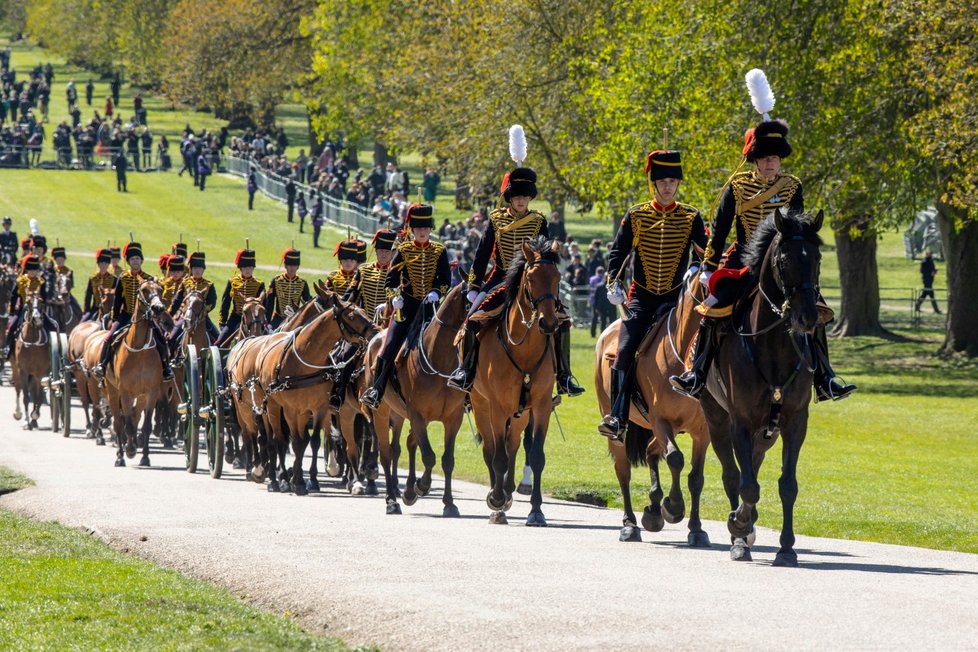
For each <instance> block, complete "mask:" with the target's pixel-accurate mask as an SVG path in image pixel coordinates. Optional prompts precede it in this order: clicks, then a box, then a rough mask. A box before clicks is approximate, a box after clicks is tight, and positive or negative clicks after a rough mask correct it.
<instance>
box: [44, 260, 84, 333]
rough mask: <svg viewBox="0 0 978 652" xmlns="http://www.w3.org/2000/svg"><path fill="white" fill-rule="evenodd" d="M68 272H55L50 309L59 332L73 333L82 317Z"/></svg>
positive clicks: (49, 299) (49, 303)
mask: <svg viewBox="0 0 978 652" xmlns="http://www.w3.org/2000/svg"><path fill="white" fill-rule="evenodd" d="M69 278H70V277H69V276H68V275H67V274H58V273H57V272H55V274H54V287H53V288H52V289H51V295H50V296H49V298H48V310H49V314H50V315H51V318H52V319H53V320H54V321H55V322H56V323H57V324H58V329H59V330H58V332H59V333H71V331H72V329H74V328H75V326H77V325H78V324H79V323H80V322H81V318H82V311H81V306H79V305H78V301H76V300H75V298H74V297H72V296H71V287H70V286H69V284H68V281H69Z"/></svg>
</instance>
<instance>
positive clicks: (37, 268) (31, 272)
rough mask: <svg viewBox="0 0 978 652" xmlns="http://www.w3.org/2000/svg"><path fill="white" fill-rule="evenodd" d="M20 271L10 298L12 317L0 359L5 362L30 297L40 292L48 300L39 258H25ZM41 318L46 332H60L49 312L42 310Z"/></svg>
mask: <svg viewBox="0 0 978 652" xmlns="http://www.w3.org/2000/svg"><path fill="white" fill-rule="evenodd" d="M20 269H21V273H20V275H19V276H18V277H17V287H16V290H15V291H14V293H13V294H12V295H11V297H10V305H9V306H8V311H7V312H8V314H9V315H10V319H9V321H8V322H7V333H6V338H5V339H4V346H3V349H0V357H2V358H3V359H4V360H6V359H7V358H8V357H9V355H10V352H11V351H13V347H14V342H15V341H16V339H17V332H18V330H19V326H20V323H21V320H22V319H23V318H24V312H25V311H26V309H27V300H28V295H30V294H32V293H34V292H39V293H40V295H41V298H42V299H45V300H46V299H47V294H48V290H47V289H46V287H45V283H44V279H43V278H42V277H41V261H40V259H39V258H38V257H37V256H35V255H33V254H28V255H27V256H24V258H23V260H21V261H20ZM41 317H42V318H43V319H44V330H45V331H48V332H50V331H55V332H56V331H57V330H58V324H57V322H55V321H54V320H53V319H52V318H51V317H50V316H48V314H47V311H45V310H42V311H41Z"/></svg>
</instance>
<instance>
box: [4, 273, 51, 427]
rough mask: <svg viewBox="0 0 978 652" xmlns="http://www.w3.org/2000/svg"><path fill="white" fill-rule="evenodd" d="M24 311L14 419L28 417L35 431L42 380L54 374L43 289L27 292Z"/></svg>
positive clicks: (17, 348) (16, 365)
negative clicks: (21, 405) (31, 406)
mask: <svg viewBox="0 0 978 652" xmlns="http://www.w3.org/2000/svg"><path fill="white" fill-rule="evenodd" d="M23 314H24V319H23V321H22V323H21V324H20V326H19V327H18V334H17V340H16V342H15V343H14V355H13V363H12V365H11V372H12V374H13V377H14V390H15V392H16V402H15V404H14V406H15V407H14V419H16V420H18V421H19V420H20V419H21V417H24V418H25V419H26V420H27V429H28V430H33V429H35V428H37V419H38V417H39V416H40V415H41V403H42V402H43V401H44V392H43V391H41V379H42V378H44V377H45V376H47V375H49V374H50V373H51V353H50V350H49V348H48V345H49V342H50V340H51V338H50V335H49V334H48V332H47V330H46V329H45V323H46V322H45V319H44V301H43V300H42V299H41V293H40V291H35V292H30V293H28V294H27V296H26V301H25V302H24V313H23ZM21 394H23V400H24V412H23V413H21V411H20V401H21ZM31 403H33V404H34V409H33V410H31V409H30V404H31Z"/></svg>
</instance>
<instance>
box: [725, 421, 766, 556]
mask: <svg viewBox="0 0 978 652" xmlns="http://www.w3.org/2000/svg"><path fill="white" fill-rule="evenodd" d="M731 439H732V440H733V448H734V455H735V456H736V457H737V464H738V466H740V505H739V506H738V507H737V508H736V509H734V510H733V511H732V512H731V513H730V515H729V516H728V517H727V530H729V532H730V536H731V538H732V540H733V541H732V546H731V548H730V558H731V559H733V560H734V561H751V554H750V548H751V541H750V540H749V537H750V536H751V535H752V534H753V533H754V521H755V520H757V503H758V502H759V501H760V499H761V486H760V485H759V484H758V482H757V468H758V467H759V466H760V464H759V462H758V461H757V460H755V458H754V452H753V442H752V440H751V433H750V431H749V430H748V429H747V428H746V427H744V426H735V427H734V430H733V433H732V437H731Z"/></svg>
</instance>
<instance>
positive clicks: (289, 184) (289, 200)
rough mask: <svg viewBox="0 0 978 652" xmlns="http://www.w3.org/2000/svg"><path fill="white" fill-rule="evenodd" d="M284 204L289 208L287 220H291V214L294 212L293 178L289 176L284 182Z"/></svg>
mask: <svg viewBox="0 0 978 652" xmlns="http://www.w3.org/2000/svg"><path fill="white" fill-rule="evenodd" d="M285 204H286V205H287V206H288V208H289V214H288V217H289V222H291V221H292V214H293V213H294V212H295V179H293V178H292V177H289V180H288V181H286V182H285Z"/></svg>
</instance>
